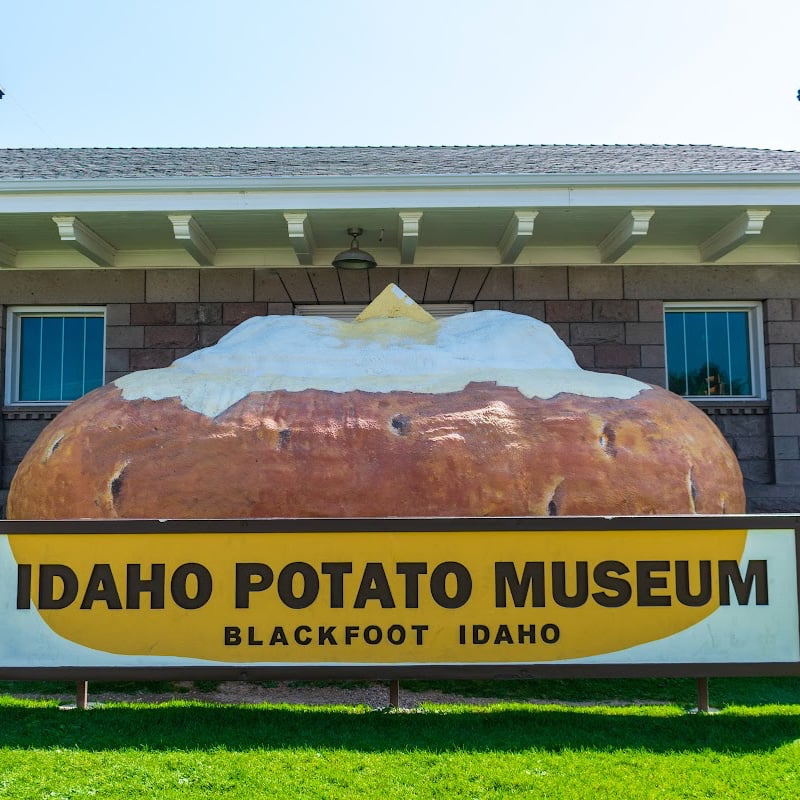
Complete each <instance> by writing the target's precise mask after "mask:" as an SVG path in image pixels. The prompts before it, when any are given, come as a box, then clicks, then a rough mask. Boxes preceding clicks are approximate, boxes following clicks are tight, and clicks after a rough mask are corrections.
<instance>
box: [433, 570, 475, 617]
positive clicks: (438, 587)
mask: <svg viewBox="0 0 800 800" xmlns="http://www.w3.org/2000/svg"><path fill="white" fill-rule="evenodd" d="M448 575H453V576H454V577H455V579H456V586H455V592H454V593H453V595H452V596H451V595H449V594H447V576H448ZM471 594H472V576H471V575H470V574H469V570H468V569H467V568H466V567H465V566H464V565H463V564H459V562H458V561H443V562H442V563H441V564H439V565H438V566H437V567H435V568H434V570H433V572H432V573H431V597H433V599H434V601H435V602H436V603H437V604H438V605H440V606H441V607H442V608H461V606H463V605H464V603H466V602H467V600H469V598H470V595H471Z"/></svg>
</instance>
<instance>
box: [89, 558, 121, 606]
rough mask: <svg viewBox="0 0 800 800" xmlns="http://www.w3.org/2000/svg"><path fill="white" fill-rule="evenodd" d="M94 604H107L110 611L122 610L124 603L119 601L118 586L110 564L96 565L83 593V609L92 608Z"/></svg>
mask: <svg viewBox="0 0 800 800" xmlns="http://www.w3.org/2000/svg"><path fill="white" fill-rule="evenodd" d="M94 603H105V604H106V605H107V606H108V608H109V609H114V610H115V611H118V610H119V609H121V608H122V601H121V600H120V599H119V592H118V591H117V584H116V582H115V581H114V573H113V572H112V571H111V565H110V564H95V565H94V566H93V567H92V573H91V575H89V582H88V583H87V585H86V591H85V592H84V593H83V600H82V601H81V608H82V609H87V608H91V607H92V606H93V605H94Z"/></svg>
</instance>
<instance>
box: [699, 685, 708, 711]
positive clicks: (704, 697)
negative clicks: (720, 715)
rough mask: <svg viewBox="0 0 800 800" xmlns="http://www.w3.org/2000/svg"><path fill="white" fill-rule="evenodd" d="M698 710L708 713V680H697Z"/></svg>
mask: <svg viewBox="0 0 800 800" xmlns="http://www.w3.org/2000/svg"><path fill="white" fill-rule="evenodd" d="M697 710H698V711H699V712H705V713H708V710H709V706H708V678H698V679H697Z"/></svg>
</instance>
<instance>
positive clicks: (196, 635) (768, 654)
mask: <svg viewBox="0 0 800 800" xmlns="http://www.w3.org/2000/svg"><path fill="white" fill-rule="evenodd" d="M713 519H714V523H713V526H711V527H709V526H707V525H706V526H704V525H703V521H702V520H698V519H695V518H681V519H679V520H676V519H673V520H660V519H658V518H638V519H636V520H626V521H624V522H623V521H622V520H598V519H594V518H589V519H581V520H578V519H576V520H575V521H574V522H572V523H571V524H570V521H568V520H563V519H562V520H559V521H558V524H557V526H555V525H554V524H553V523H549V524H548V520H541V519H535V520H534V519H531V520H518V519H516V520H505V521H504V520H474V519H472V520H458V519H455V520H441V519H427V520H349V521H348V520H335V521H314V520H292V521H283V522H281V521H280V520H263V521H258V520H251V521H246V522H244V521H228V522H227V524H226V522H225V521H214V522H213V523H203V522H188V521H184V522H175V523H158V522H154V521H126V522H125V523H116V522H113V521H111V522H108V523H104V522H91V523H88V522H87V523H80V522H71V523H58V528H57V529H55V528H53V524H50V523H27V524H26V523H6V524H5V525H4V527H3V528H2V529H0V531H2V532H3V533H5V536H4V537H3V538H4V539H5V546H4V547H3V549H2V553H1V554H0V555H2V558H1V559H0V569H2V576H0V577H2V582H1V583H0V586H1V587H2V588H0V592H2V594H3V596H2V604H3V605H2V608H3V614H2V622H0V626H2V627H3V628H4V630H3V639H4V642H5V647H4V648H3V651H2V652H1V653H0V671H2V668H3V667H22V666H38V667H53V668H55V667H79V666H87V667H88V666H137V667H158V666H176V665H179V664H182V665H186V666H200V665H205V666H209V665H220V666H222V665H229V666H233V665H248V666H258V665H262V666H281V667H291V666H293V665H295V666H308V665H331V666H344V665H376V666H377V667H380V666H403V665H408V666H422V665H450V666H453V667H456V666H458V665H507V666H512V665H515V666H525V665H533V664H581V663H596V664H617V665H635V664H670V663H675V664H692V663H698V664H725V663H736V664H744V663H770V664H776V663H784V664H792V663H794V664H796V663H797V662H800V645H798V590H797V556H796V546H795V542H796V534H795V530H794V528H793V527H785V528H775V529H773V528H765V527H763V526H758V527H756V526H753V527H741V526H740V525H732V526H730V527H719V526H720V525H722V524H724V522H720V520H721V519H724V518H713ZM737 519H738V520H741V519H742V518H737ZM259 523H260V524H259ZM48 525H50V528H51V530H52V531H53V532H50V531H48ZM565 525H567V526H568V527H566V528H565ZM34 528H35V529H36V530H33V529H34ZM553 528H556V529H553ZM12 643H13V645H14V646H13V647H12V646H11V645H12Z"/></svg>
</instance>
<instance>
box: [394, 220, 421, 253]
mask: <svg viewBox="0 0 800 800" xmlns="http://www.w3.org/2000/svg"><path fill="white" fill-rule="evenodd" d="M399 216H400V230H399V233H398V238H399V239H400V263H401V264H413V263H414V258H415V256H416V254H417V242H418V241H419V221H420V220H421V219H422V212H421V211H401V212H400V214H399Z"/></svg>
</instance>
